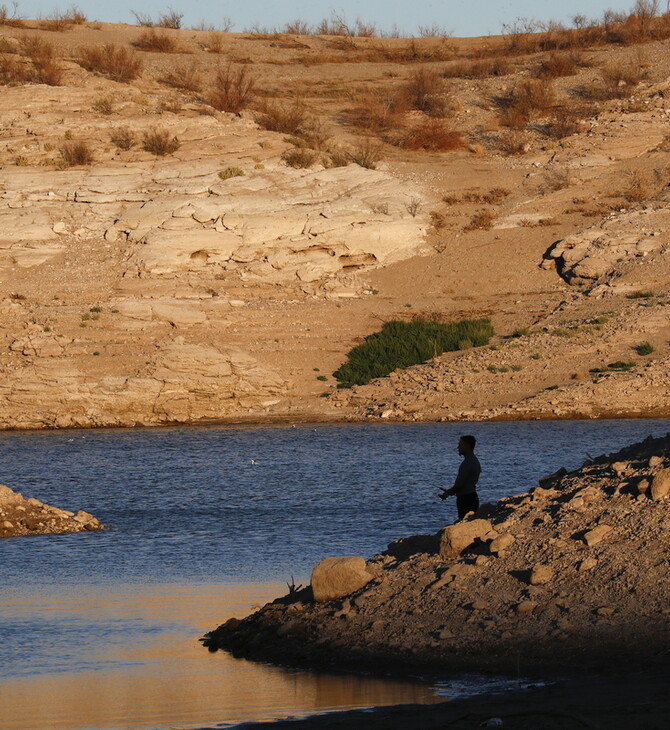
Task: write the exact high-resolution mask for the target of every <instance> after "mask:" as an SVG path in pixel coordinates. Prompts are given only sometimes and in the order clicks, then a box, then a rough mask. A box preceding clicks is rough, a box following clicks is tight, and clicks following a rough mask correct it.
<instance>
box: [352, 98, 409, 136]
mask: <svg viewBox="0 0 670 730" xmlns="http://www.w3.org/2000/svg"><path fill="white" fill-rule="evenodd" d="M405 111H407V105H406V103H405V100H402V99H399V98H398V94H397V93H396V92H395V91H383V90H380V91H376V92H373V93H372V94H371V95H370V96H369V97H368V99H367V101H366V103H365V104H361V105H360V106H356V107H354V108H352V109H349V110H348V111H347V113H346V120H347V122H348V123H349V124H351V125H352V126H354V127H358V128H360V129H365V130H366V131H368V132H383V131H385V130H387V129H390V128H391V127H393V126H394V125H395V124H396V123H397V119H398V115H399V114H402V113H403V112H405Z"/></svg>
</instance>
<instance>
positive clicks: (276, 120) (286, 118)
mask: <svg viewBox="0 0 670 730" xmlns="http://www.w3.org/2000/svg"><path fill="white" fill-rule="evenodd" d="M306 120H307V107H306V106H305V104H304V103H303V102H302V101H301V100H300V99H295V100H294V101H292V102H290V103H285V104H282V103H280V102H276V101H275V102H271V103H265V104H263V105H262V107H261V109H260V113H259V114H258V115H257V116H256V123H257V124H259V125H260V126H261V127H263V129H267V130H269V131H270V132H284V133H285V134H300V131H301V129H302V127H303V125H304V124H305V122H306Z"/></svg>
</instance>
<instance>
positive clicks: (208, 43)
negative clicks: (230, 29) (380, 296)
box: [203, 31, 225, 53]
mask: <svg viewBox="0 0 670 730" xmlns="http://www.w3.org/2000/svg"><path fill="white" fill-rule="evenodd" d="M224 47H225V44H224V37H223V33H217V32H216V31H212V32H211V33H209V34H208V35H207V39H206V40H205V42H204V44H203V49H204V50H205V51H207V53H223V49H224Z"/></svg>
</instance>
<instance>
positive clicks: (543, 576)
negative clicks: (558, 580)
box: [530, 563, 554, 586]
mask: <svg viewBox="0 0 670 730" xmlns="http://www.w3.org/2000/svg"><path fill="white" fill-rule="evenodd" d="M553 579H554V571H553V570H552V568H551V567H550V566H549V565H541V564H539V563H538V564H537V565H534V566H533V569H532V570H531V572H530V584H531V585H532V586H542V585H545V584H546V583H550V582H551V581H552V580H553Z"/></svg>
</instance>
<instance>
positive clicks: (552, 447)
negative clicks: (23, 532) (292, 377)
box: [0, 420, 670, 730]
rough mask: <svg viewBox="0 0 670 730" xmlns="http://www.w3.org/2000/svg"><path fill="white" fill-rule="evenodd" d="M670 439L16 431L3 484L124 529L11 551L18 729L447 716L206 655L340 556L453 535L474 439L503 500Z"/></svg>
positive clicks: (7, 689)
mask: <svg viewBox="0 0 670 730" xmlns="http://www.w3.org/2000/svg"><path fill="white" fill-rule="evenodd" d="M669 428H670V421H665V420H644V421H643V420H637V421H599V422H566V421H561V422H531V423H489V424H467V425H463V424H460V425H459V424H420V425H419V424H417V425H408V424H401V425H384V426H372V425H347V426H319V427H316V428H314V427H311V426H310V427H308V426H299V427H295V428H288V427H286V428H237V429H231V428H208V429H198V428H189V429H166V430H139V431H111V430H110V431H68V432H59V433H2V434H0V448H1V449H2V460H1V462H0V463H1V464H2V470H1V471H0V482H2V483H5V484H7V485H9V486H11V487H12V488H14V489H18V490H19V491H21V492H23V494H24V495H25V496H33V497H37V498H38V499H41V500H43V501H45V502H48V503H50V504H54V505H57V506H59V507H62V508H66V509H72V510H77V509H86V510H87V511H89V512H92V513H93V514H94V515H95V516H96V517H98V518H99V519H100V520H101V521H102V522H103V523H104V524H107V525H113V526H114V529H112V530H107V531H104V532H100V533H84V534H79V535H66V536H45V537H31V538H19V539H4V540H2V541H1V542H0V590H1V594H0V644H1V647H2V648H1V650H0V707H2V718H1V719H2V723H1V724H2V727H3V728H4V727H7V728H16V729H17V730H18V729H19V728H20V729H22V730H27V729H28V728H36V727H40V728H41V727H45V728H46V727H53V728H63V729H65V728H83V727H87V728H93V727H101V728H103V727H104V728H110V727H119V728H125V727H127V728H134V727H138V728H139V727H196V726H197V724H198V723H203V724H204V723H210V724H211V723H222V724H223V723H230V722H237V721H241V720H245V719H252V718H261V719H268V718H271V717H275V716H280V715H286V714H296V713H304V712H312V711H316V710H325V709H332V708H337V707H356V706H368V705H371V704H388V703H392V704H395V703H398V702H430V701H435V700H436V699H437V697H438V694H437V693H436V692H435V691H434V689H433V688H431V687H429V686H427V685H421V684H416V683H403V682H383V681H380V680H371V679H365V678H343V677H324V676H323V675H315V674H309V673H289V672H285V671H283V670H278V669H273V668H269V667H260V666H258V665H253V664H249V663H247V662H240V661H238V660H233V659H231V658H229V657H227V656H225V655H223V654H221V653H218V654H215V655H209V654H208V653H207V652H206V651H204V650H203V649H202V648H201V647H200V646H199V645H198V643H197V638H198V636H199V635H200V634H201V633H202V632H203V631H205V630H207V629H209V628H213V627H214V626H216V625H217V624H218V623H220V622H222V621H223V620H225V619H226V618H228V617H229V616H231V615H239V616H241V615H244V614H245V613H248V612H249V611H250V609H251V607H252V606H253V605H254V604H256V603H260V602H264V601H265V600H268V599H269V598H271V597H273V596H276V595H277V594H278V593H280V592H281V591H282V590H283V587H284V583H285V581H287V580H289V579H290V577H291V576H292V575H293V576H295V579H296V582H305V581H307V580H308V579H309V572H310V570H311V567H312V566H313V564H314V563H315V562H317V561H318V560H320V559H322V558H323V557H326V556H328V555H343V554H354V555H363V556H369V555H372V554H374V553H376V552H378V551H380V550H382V549H383V548H384V547H385V546H386V544H387V543H388V542H389V541H390V540H392V539H395V538H397V537H400V536H403V535H409V534H415V533H427V532H434V531H436V530H437V529H439V528H440V527H442V526H443V525H444V524H448V523H449V522H451V521H453V519H454V517H455V506H454V504H453V503H449V502H447V503H443V502H441V501H439V500H437V499H436V494H437V488H438V487H439V486H450V485H451V482H452V481H453V476H454V473H455V471H456V469H457V467H458V463H459V458H458V456H457V454H456V450H455V447H456V443H457V440H458V436H459V435H460V434H461V433H464V432H471V433H473V434H474V435H475V436H477V438H478V440H479V446H478V449H477V451H478V454H479V458H480V460H481V462H482V466H483V472H482V478H481V481H480V495H481V497H482V500H483V501H486V500H495V499H497V498H499V497H501V496H504V495H507V494H513V493H518V492H521V491H525V490H526V489H528V488H529V487H531V486H533V485H534V484H536V483H537V479H538V477H539V476H541V475H543V474H546V473H548V472H551V471H554V470H555V469H557V468H558V467H560V466H566V467H567V468H575V467H577V466H579V465H580V464H581V463H582V461H583V460H584V459H585V458H586V455H587V454H591V455H594V456H595V455H597V454H599V453H603V452H611V451H614V450H616V449H618V448H620V447H621V446H624V445H626V444H627V443H630V442H632V441H637V440H640V439H642V438H644V437H645V436H647V435H650V434H653V435H662V434H665V433H666V432H667V431H668V430H669ZM277 584H280V585H277ZM35 698H39V700H40V701H39V702H36V701H34V700H35ZM40 708H41V709H40ZM45 708H46V709H45ZM40 713H41V714H40Z"/></svg>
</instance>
